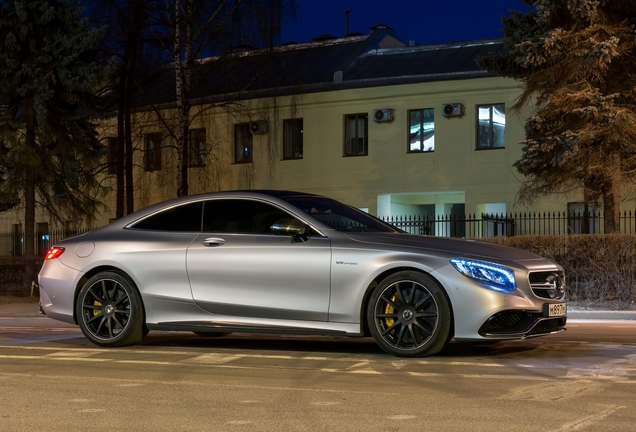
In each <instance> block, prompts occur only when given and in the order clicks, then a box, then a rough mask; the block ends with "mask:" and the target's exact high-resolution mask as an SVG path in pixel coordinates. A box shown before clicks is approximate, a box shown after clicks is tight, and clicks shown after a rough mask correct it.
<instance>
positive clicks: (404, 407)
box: [0, 315, 636, 432]
mask: <svg viewBox="0 0 636 432" xmlns="http://www.w3.org/2000/svg"><path fill="white" fill-rule="evenodd" d="M635 394H636V321H619V320H570V321H569V323H568V330H567V331H566V332H564V333H560V334H558V335H552V336H547V337H542V338H536V339H529V340H525V341H514V342H505V343H503V342H500V343H494V344H483V345H466V344H454V343H453V344H451V345H450V346H449V347H448V349H447V350H446V351H444V352H443V353H442V354H440V355H437V356H434V357H429V358H423V359H400V358H396V357H391V356H389V355H387V354H385V353H384V352H382V351H381V350H380V349H379V348H377V346H376V345H375V344H374V343H373V341H372V340H371V339H350V338H339V337H338V338H334V337H307V336H302V337H298V336H264V335H247V334H233V335H230V336H228V337H225V338H201V337H198V336H195V335H193V334H190V333H170V332H151V333H150V334H149V335H148V336H147V337H146V339H144V341H143V343H142V344H140V345H137V346H134V347H126V348H118V349H100V348H97V347H95V346H94V345H92V344H90V343H89V342H88V341H87V340H86V339H85V338H84V337H83V336H82V334H81V332H80V331H79V330H78V328H77V327H75V326H70V325H66V324H63V323H59V322H56V321H53V320H50V319H48V318H46V317H37V316H28V315H27V316H17V317H15V316H13V317H11V316H9V317H7V316H4V317H3V316H0V431H23V430H33V431H44V430H46V431H58V430H59V431H66V430H91V431H102V430H103V431H111V430H130V431H164V430H165V431H181V430H183V431H279V430H281V431H282V430H285V431H402V430H403V431H429V430H430V431H471V432H473V431H504V430H505V431H634V430H636V397H635V396H634V395H635Z"/></svg>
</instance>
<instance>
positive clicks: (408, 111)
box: [406, 108, 435, 153]
mask: <svg viewBox="0 0 636 432" xmlns="http://www.w3.org/2000/svg"><path fill="white" fill-rule="evenodd" d="M418 111H419V112H420V113H421V117H420V124H419V131H420V139H419V146H420V149H419V150H413V149H412V148H411V144H412V143H411V127H412V123H411V113H413V112H418ZM424 111H431V112H432V118H433V148H432V149H431V150H424V133H423V131H424V124H425V123H424ZM406 121H407V130H408V138H407V143H406V152H407V153H433V152H435V108H419V109H411V110H407V119H406Z"/></svg>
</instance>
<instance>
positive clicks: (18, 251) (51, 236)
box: [0, 229, 90, 257]
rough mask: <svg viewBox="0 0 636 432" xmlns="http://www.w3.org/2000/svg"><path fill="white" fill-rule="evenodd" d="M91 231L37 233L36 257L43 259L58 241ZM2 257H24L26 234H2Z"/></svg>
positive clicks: (0, 240) (0, 254) (0, 238)
mask: <svg viewBox="0 0 636 432" xmlns="http://www.w3.org/2000/svg"><path fill="white" fill-rule="evenodd" d="M88 231H90V230H89V229H77V230H53V231H47V232H36V233H35V239H34V242H35V244H34V249H33V250H34V251H35V254H36V256H39V257H43V256H44V255H45V254H46V251H48V250H49V248H50V247H51V246H53V245H54V244H55V243H57V242H58V241H60V240H62V239H64V238H67V237H71V236H74V235H78V234H83V233H85V232H88ZM0 256H5V257H7V256H16V257H21V256H24V233H23V232H21V231H14V232H10V233H0Z"/></svg>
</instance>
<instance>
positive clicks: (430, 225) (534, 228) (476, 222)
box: [0, 211, 636, 257]
mask: <svg viewBox="0 0 636 432" xmlns="http://www.w3.org/2000/svg"><path fill="white" fill-rule="evenodd" d="M382 219H383V220H384V221H385V222H388V223H390V224H391V225H394V226H396V227H397V228H400V229H402V230H404V231H406V232H409V233H411V234H420V235H422V234H425V235H433V236H439V237H468V238H482V237H496V236H519V235H566V234H602V233H603V216H602V215H601V214H600V213H599V212H597V211H589V212H580V213H578V212H575V213H568V212H544V213H508V214H493V215H488V214H482V215H480V216H477V215H471V214H468V215H465V216H455V215H440V216H436V217H428V216H396V217H388V218H382ZM619 228H620V233H621V234H636V213H634V214H632V212H631V211H630V212H629V213H628V212H623V213H622V214H621V215H620V220H619ZM87 231H89V230H88V229H78V230H53V231H47V232H37V233H36V234H35V240H34V241H35V245H34V250H35V252H36V256H40V257H42V256H44V254H46V251H47V250H48V249H49V248H50V247H51V246H52V245H53V244H55V243H56V242H58V241H59V240H61V239H63V238H66V237H70V236H73V235H77V234H82V233H85V232H87ZM23 255H24V234H23V233H22V232H11V233H0V256H5V257H7V256H17V257H20V256H23Z"/></svg>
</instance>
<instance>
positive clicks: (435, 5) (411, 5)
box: [281, 0, 527, 44]
mask: <svg viewBox="0 0 636 432" xmlns="http://www.w3.org/2000/svg"><path fill="white" fill-rule="evenodd" d="M296 1H297V4H298V19H297V20H296V22H288V23H287V24H285V25H284V26H283V31H282V38H281V39H282V40H281V42H288V41H291V40H293V41H296V42H307V41H309V40H311V38H313V37H315V36H319V35H322V34H331V35H334V36H344V34H345V33H346V25H347V24H346V23H347V21H346V15H345V13H344V11H345V9H350V10H351V12H350V14H349V31H350V32H353V31H358V32H360V33H364V34H366V33H369V27H371V26H374V25H376V24H378V23H384V24H387V25H389V26H390V27H392V28H393V30H395V31H396V32H397V33H398V35H399V36H401V38H402V39H403V40H405V41H407V40H415V41H417V43H418V44H429V43H440V42H452V41H457V40H469V39H480V38H490V37H500V36H501V31H500V29H501V27H502V26H501V15H508V9H516V10H520V11H524V10H526V8H527V6H526V5H523V4H521V1H520V0H481V1H478V0H477V1H475V0H441V1H430V0H296Z"/></svg>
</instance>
